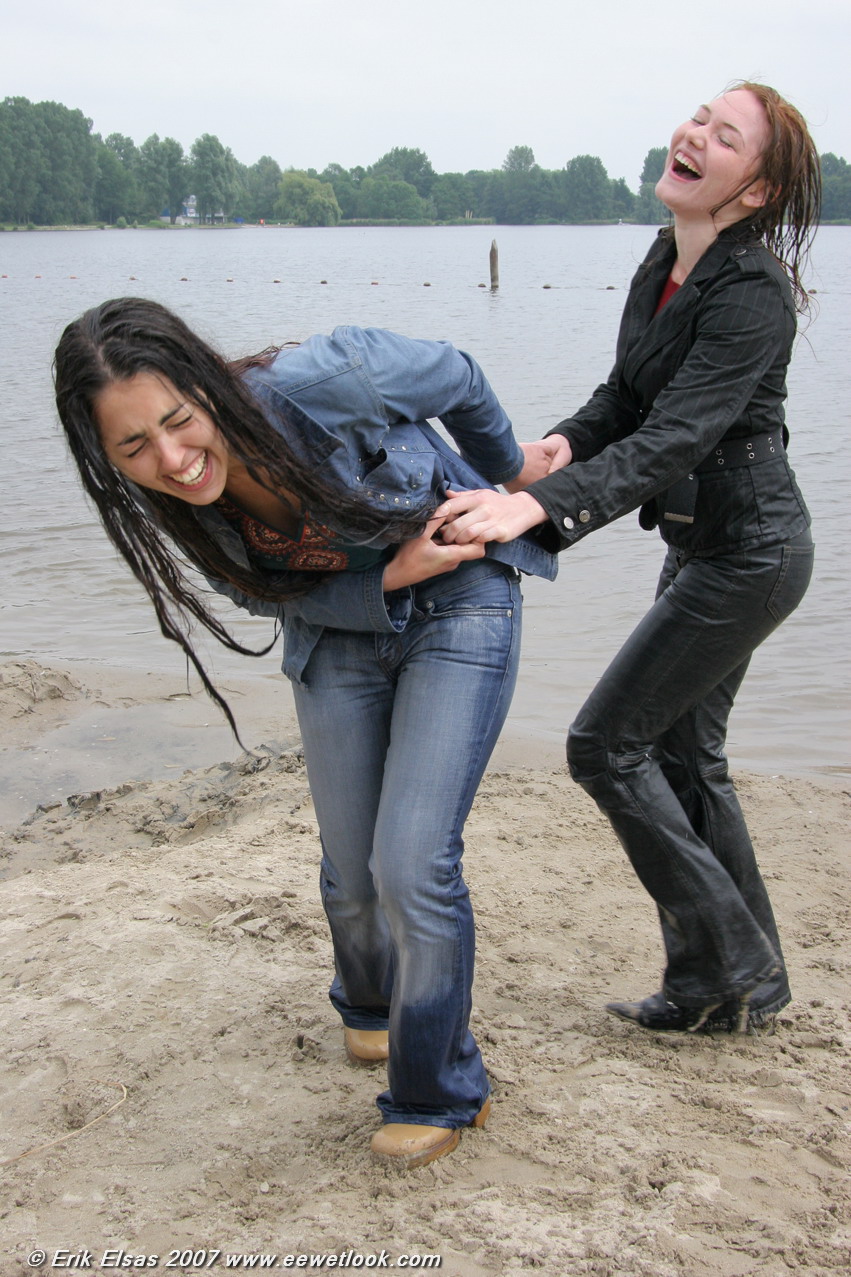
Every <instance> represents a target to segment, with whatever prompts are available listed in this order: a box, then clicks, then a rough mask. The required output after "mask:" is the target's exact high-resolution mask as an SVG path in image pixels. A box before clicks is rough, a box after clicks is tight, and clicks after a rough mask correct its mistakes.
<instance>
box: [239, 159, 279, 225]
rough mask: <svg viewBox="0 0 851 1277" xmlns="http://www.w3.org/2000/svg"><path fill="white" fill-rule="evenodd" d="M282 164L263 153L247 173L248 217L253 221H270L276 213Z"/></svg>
mask: <svg viewBox="0 0 851 1277" xmlns="http://www.w3.org/2000/svg"><path fill="white" fill-rule="evenodd" d="M282 176H283V174H282V172H281V166H280V164H279V163H278V161H277V160H273V159H272V157H271V156H270V155H261V156H260V159H259V160H258V161H257V162H256V164H252V165H251V166H250V168H249V169H248V171H247V173H246V186H247V199H248V204H247V207H248V217H249V219H250V220H251V221H252V222H260V221H264V222H265V221H269V219H270V218H272V217H274V215H275V204H276V202H277V200H278V197H279V196H280V193H281V191H280V186H281V177H282Z"/></svg>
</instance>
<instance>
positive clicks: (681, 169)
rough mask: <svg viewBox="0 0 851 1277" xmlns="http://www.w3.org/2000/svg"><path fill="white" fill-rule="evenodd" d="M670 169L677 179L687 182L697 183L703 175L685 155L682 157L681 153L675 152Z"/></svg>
mask: <svg viewBox="0 0 851 1277" xmlns="http://www.w3.org/2000/svg"><path fill="white" fill-rule="evenodd" d="M671 168H672V169H673V171H674V173H675V174H676V176H677V177H684V178H685V179H686V180H687V181H689V182H697V181H698V180H699V179H700V178H701V177H703V174H702V173H701V172H700V171H699V170H698V169H697V168H696V167H695V166H694V164H692V162H691V160H690V159H689V158H688V156H687V155H683V153H682V151H677V153H676V155H675V156H674V161H673V163H672V165H671Z"/></svg>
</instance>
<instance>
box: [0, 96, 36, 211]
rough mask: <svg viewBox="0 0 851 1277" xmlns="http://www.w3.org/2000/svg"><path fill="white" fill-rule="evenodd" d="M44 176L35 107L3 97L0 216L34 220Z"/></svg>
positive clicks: (24, 99) (0, 131) (23, 100)
mask: <svg viewBox="0 0 851 1277" xmlns="http://www.w3.org/2000/svg"><path fill="white" fill-rule="evenodd" d="M47 176H48V174H47V154H46V152H45V150H44V147H43V145H42V137H41V133H40V130H39V128H38V121H37V116H36V109H35V107H34V106H33V104H32V102H30V101H29V100H28V99H27V98H6V99H5V101H4V102H2V103H0V219H2V220H3V221H4V222H13V223H24V224H25V223H27V222H31V221H34V220H35V205H36V200H37V199H38V194H39V190H40V189H41V187H42V184H43V183H44V182H45V180H46V179H47Z"/></svg>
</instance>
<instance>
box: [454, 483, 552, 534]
mask: <svg viewBox="0 0 851 1277" xmlns="http://www.w3.org/2000/svg"><path fill="white" fill-rule="evenodd" d="M434 513H435V515H436V516H437V517H438V518H440V519H445V520H446V522H445V523H444V525H443V527H442V528H441V529H440V537H441V540H442V541H443V542H444V543H445V544H447V545H449V544H451V545H454V546H465V545H466V546H469V545H470V544H471V543H478V544H479V545H481V546H484V545H486V544H487V542H488V541H513V540H514V538H515V537H518V536H520V533H521V532H526V531H528V529H529V528H534V527H536V526H537V524H539V523H546V521H547V518H548V516H547V512H546V510H545V509H544V507H543V506H542V505H539V504H538V502H537V501H536V500H535V498H534V497H533V496H530V494H529V493H528V492H515V493H513V494H512V495H510V496H506V495H505V494H504V493H502V492H494V490H493V489H492V488H478V489H474V490H472V491H470V492H450V493H449V499H448V500H447V501H444V503H443V505H441V506H438V508H437V509H436V510H435V512H434Z"/></svg>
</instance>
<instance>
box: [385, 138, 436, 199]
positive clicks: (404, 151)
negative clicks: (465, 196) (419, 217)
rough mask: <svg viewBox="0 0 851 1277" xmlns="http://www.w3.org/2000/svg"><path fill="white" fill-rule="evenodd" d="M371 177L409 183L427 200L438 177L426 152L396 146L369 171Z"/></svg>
mask: <svg viewBox="0 0 851 1277" xmlns="http://www.w3.org/2000/svg"><path fill="white" fill-rule="evenodd" d="M369 176H370V177H389V178H391V179H392V180H393V181H396V182H407V183H408V185H409V186H413V188H414V190H415V191H416V192H417V194H418V195H421V196H422V197H423V199H425V198H426V197H427V196H428V195H430V194H431V188H432V186H433V184H434V179H435V177H436V176H437V174H436V173H435V171H434V169H433V168H432V167H431V161H430V160H429V158H428V156H427V155H426V153H425V151H419V150H416V149H415V148H412V147H408V146H394V147H393V150H392V151H388V152H387V154H386V155H382V157H381V159H380V160H376V161H375V163H374V164H373V165H372V167H371V168H370V169H369Z"/></svg>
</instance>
